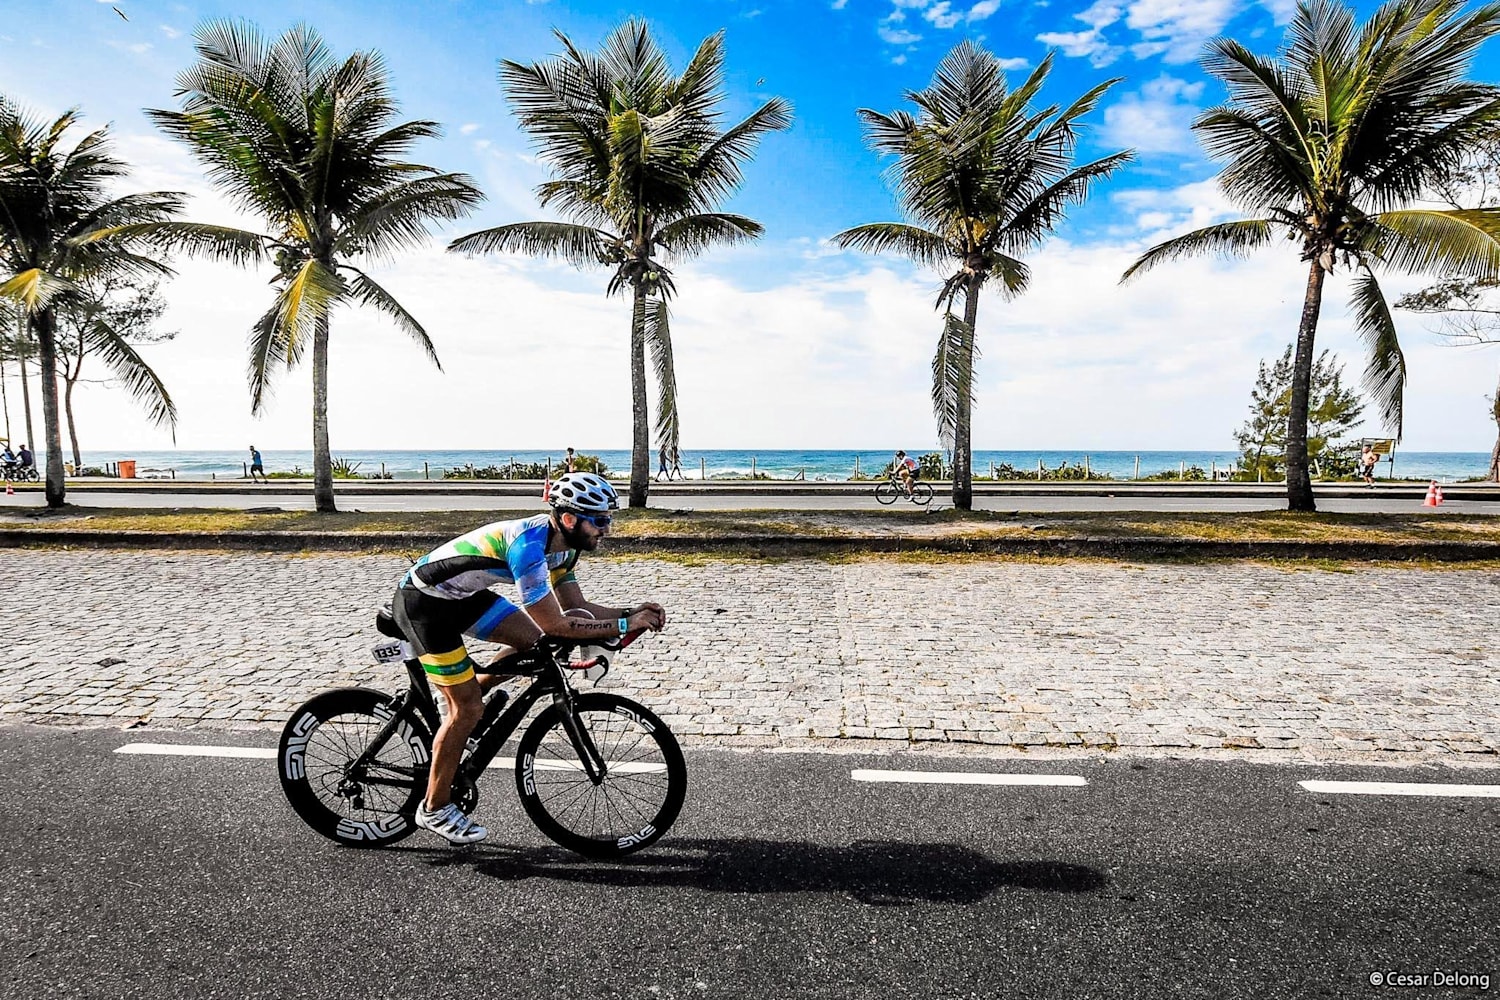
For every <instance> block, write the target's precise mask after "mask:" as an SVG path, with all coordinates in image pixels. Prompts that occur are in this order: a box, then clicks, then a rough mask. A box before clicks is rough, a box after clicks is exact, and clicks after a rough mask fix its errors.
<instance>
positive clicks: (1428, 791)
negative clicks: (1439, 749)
mask: <svg viewBox="0 0 1500 1000" xmlns="http://www.w3.org/2000/svg"><path fill="white" fill-rule="evenodd" d="M1297 784H1299V785H1301V786H1302V787H1303V788H1305V789H1307V790H1308V791H1309V792H1324V793H1326V794H1329V795H1442V796H1446V797H1449V798H1475V799H1500V785H1440V784H1436V783H1430V782H1421V781H1299V782H1297Z"/></svg>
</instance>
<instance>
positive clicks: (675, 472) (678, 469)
mask: <svg viewBox="0 0 1500 1000" xmlns="http://www.w3.org/2000/svg"><path fill="white" fill-rule="evenodd" d="M667 478H668V479H672V478H677V479H686V478H687V476H685V475H683V474H682V449H681V448H679V447H677V446H676V445H675V444H674V445H673V446H672V475H670V476H668V477H667Z"/></svg>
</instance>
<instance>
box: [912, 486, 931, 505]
mask: <svg viewBox="0 0 1500 1000" xmlns="http://www.w3.org/2000/svg"><path fill="white" fill-rule="evenodd" d="M911 502H912V503H914V504H919V505H921V506H923V507H925V506H927V505H928V504H930V503H931V502H932V487H931V486H928V485H927V484H926V483H912V484H911Z"/></svg>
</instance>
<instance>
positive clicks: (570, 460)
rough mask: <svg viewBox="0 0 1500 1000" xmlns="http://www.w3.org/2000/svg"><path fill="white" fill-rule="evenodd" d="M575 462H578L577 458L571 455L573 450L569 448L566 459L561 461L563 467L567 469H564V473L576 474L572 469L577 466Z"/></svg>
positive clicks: (575, 470) (574, 469)
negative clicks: (565, 466)
mask: <svg viewBox="0 0 1500 1000" xmlns="http://www.w3.org/2000/svg"><path fill="white" fill-rule="evenodd" d="M577 462H578V458H577V456H576V455H574V454H573V449H572V448H569V449H568V454H567V457H566V458H564V459H563V463H564V464H565V465H567V469H565V470H564V471H565V472H577V471H578V470H577V469H576V468H575V467H574V466H575V465H576V464H577Z"/></svg>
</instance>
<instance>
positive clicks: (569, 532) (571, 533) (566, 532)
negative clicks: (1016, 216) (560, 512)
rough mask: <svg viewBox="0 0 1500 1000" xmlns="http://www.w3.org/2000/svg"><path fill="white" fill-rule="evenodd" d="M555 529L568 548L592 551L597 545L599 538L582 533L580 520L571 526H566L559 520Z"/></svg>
mask: <svg viewBox="0 0 1500 1000" xmlns="http://www.w3.org/2000/svg"><path fill="white" fill-rule="evenodd" d="M557 530H558V531H559V532H560V533H561V534H562V537H563V542H564V543H565V544H566V545H567V546H568V548H570V549H582V550H584V551H586V552H592V551H594V550H595V549H597V548H598V547H599V539H598V538H597V537H595V538H589V537H588V536H587V535H585V534H584V533H583V526H582V522H581V521H580V522H578V523H576V524H574V525H573V527H572V528H568V527H566V526H564V525H563V523H562V522H561V520H559V521H558V524H557Z"/></svg>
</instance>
